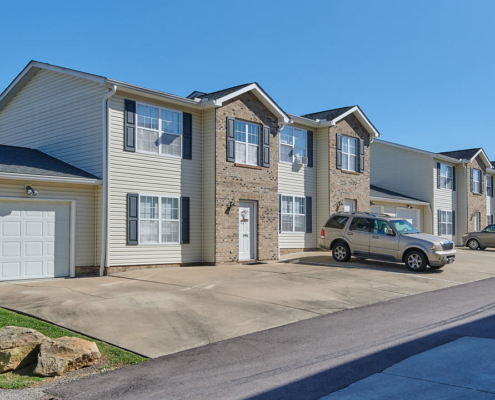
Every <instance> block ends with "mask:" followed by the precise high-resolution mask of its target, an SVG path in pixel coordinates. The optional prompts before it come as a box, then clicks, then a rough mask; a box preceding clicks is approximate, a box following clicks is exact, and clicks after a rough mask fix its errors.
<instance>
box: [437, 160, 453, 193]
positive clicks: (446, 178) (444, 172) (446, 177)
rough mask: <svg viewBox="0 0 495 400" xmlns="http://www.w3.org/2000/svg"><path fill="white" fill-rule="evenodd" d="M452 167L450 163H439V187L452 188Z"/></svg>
mask: <svg viewBox="0 0 495 400" xmlns="http://www.w3.org/2000/svg"><path fill="white" fill-rule="evenodd" d="M453 182H454V169H453V167H452V166H451V165H445V164H440V187H441V188H442V189H450V190H453V188H454V184H453Z"/></svg>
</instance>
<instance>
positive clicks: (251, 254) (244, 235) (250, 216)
mask: <svg viewBox="0 0 495 400" xmlns="http://www.w3.org/2000/svg"><path fill="white" fill-rule="evenodd" d="M254 239H255V207H254V203H250V202H240V203H239V260H240V261H245V260H254V259H255V251H254V248H255V246H254V242H255V241H254Z"/></svg>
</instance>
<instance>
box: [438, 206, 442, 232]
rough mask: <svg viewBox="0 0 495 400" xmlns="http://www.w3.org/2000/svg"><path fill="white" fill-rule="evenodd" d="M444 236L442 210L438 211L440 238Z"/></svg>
mask: <svg viewBox="0 0 495 400" xmlns="http://www.w3.org/2000/svg"><path fill="white" fill-rule="evenodd" d="M441 234H442V210H438V236H440V235H441Z"/></svg>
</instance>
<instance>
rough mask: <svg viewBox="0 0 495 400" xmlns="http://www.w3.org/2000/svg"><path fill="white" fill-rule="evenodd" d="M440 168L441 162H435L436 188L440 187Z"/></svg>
mask: <svg viewBox="0 0 495 400" xmlns="http://www.w3.org/2000/svg"><path fill="white" fill-rule="evenodd" d="M441 169H442V166H441V164H440V163H439V162H437V189H440V187H441V184H440V179H441V178H440V175H441V174H440V171H441Z"/></svg>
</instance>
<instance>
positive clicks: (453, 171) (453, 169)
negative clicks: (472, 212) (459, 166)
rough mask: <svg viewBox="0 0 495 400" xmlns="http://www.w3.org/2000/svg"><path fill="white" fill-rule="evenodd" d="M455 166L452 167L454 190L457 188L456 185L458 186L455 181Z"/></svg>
mask: <svg viewBox="0 0 495 400" xmlns="http://www.w3.org/2000/svg"><path fill="white" fill-rule="evenodd" d="M455 179H456V178H455V167H452V190H455V189H456V188H455V186H456V181H455Z"/></svg>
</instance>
